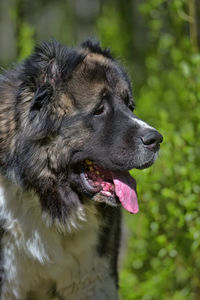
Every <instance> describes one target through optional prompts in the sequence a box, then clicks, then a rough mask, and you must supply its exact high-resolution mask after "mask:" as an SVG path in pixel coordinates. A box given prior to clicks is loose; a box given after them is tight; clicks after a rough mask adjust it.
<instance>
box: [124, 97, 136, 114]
mask: <svg viewBox="0 0 200 300" xmlns="http://www.w3.org/2000/svg"><path fill="white" fill-rule="evenodd" d="M124 103H125V105H126V106H127V107H128V108H129V109H130V110H131V111H133V110H134V109H135V105H134V104H133V102H132V101H131V100H130V98H129V97H128V96H126V97H125V98H124Z"/></svg>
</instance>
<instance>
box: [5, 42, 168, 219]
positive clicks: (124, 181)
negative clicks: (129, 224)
mask: <svg viewBox="0 0 200 300" xmlns="http://www.w3.org/2000/svg"><path fill="white" fill-rule="evenodd" d="M19 78H20V86H19V88H18V91H17V97H16V106H15V120H16V134H15V141H16V145H15V150H14V153H13V157H12V158H11V159H10V161H11V165H12V168H13V169H14V172H15V174H16V175H15V176H16V177H18V178H19V181H20V183H21V184H22V185H23V186H24V187H26V188H28V189H34V190H35V191H36V192H37V193H38V195H39V198H40V201H41V204H42V207H43V209H45V210H48V211H49V212H50V214H51V215H52V217H53V218H54V217H58V218H61V219H62V220H65V218H66V217H67V216H68V214H70V213H71V212H72V211H73V210H75V209H77V207H78V206H79V205H82V203H83V202H84V201H85V200H84V199H85V198H87V199H89V200H88V201H97V202H106V203H108V204H110V205H113V206H115V205H119V203H120V202H121V204H122V205H123V206H124V207H125V208H126V209H127V210H129V211H130V212H133V213H135V212H137V210H138V207H137V197H136V191H135V189H136V187H135V181H134V179H132V178H131V177H130V175H128V170H130V169H132V168H139V169H143V168H146V167H149V166H150V165H151V164H152V163H153V162H154V160H155V159H156V156H157V152H158V150H159V146H160V143H161V141H162V136H161V135H160V134H159V133H158V132H157V131H156V130H155V129H154V128H152V127H151V126H149V125H148V124H147V123H145V122H143V121H142V120H140V119H139V118H137V117H136V116H135V115H134V114H133V110H134V107H135V104H134V101H133V98H132V91H131V84H130V81H129V79H128V76H127V74H126V72H125V71H124V69H123V68H122V67H121V66H120V65H119V64H118V63H117V62H116V61H115V60H114V59H113V58H112V57H111V54H110V52H109V51H108V50H102V49H101V48H100V46H99V44H98V43H94V42H92V41H86V42H85V43H83V44H82V45H81V46H80V47H79V48H77V49H69V48H67V47H65V46H63V45H61V44H59V43H58V42H55V41H53V42H49V43H43V44H41V45H40V46H37V47H36V48H35V51H34V53H33V54H32V55H31V56H30V57H29V58H28V59H27V60H26V61H25V62H24V64H23V65H22V67H21V68H20V71H19ZM84 196H86V197H84Z"/></svg>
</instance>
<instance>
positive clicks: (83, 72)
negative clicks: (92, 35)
mask: <svg viewBox="0 0 200 300" xmlns="http://www.w3.org/2000/svg"><path fill="white" fill-rule="evenodd" d="M68 88H69V91H70V94H72V95H73V96H74V97H75V99H77V100H78V99H80V100H79V101H81V102H82V103H84V104H86V103H89V102H91V103H92V102H93V100H95V99H96V97H98V96H99V95H100V94H101V93H102V92H103V91H108V92H110V93H117V94H119V95H123V94H125V91H127V90H129V85H128V82H127V80H126V78H125V76H124V75H123V73H122V71H121V70H120V68H119V67H118V65H117V63H116V62H115V61H113V60H111V59H110V58H107V57H105V56H103V55H101V54H96V53H89V54H87V55H86V57H85V59H84V61H83V62H82V63H81V64H80V66H79V67H78V68H77V69H76V70H75V71H74V72H73V74H72V76H71V79H70V82H69V83H68Z"/></svg>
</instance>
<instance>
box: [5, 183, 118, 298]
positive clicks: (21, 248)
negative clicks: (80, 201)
mask: <svg viewBox="0 0 200 300" xmlns="http://www.w3.org/2000/svg"><path fill="white" fill-rule="evenodd" d="M0 218H2V219H5V224H6V225H5V229H6V231H7V233H6V234H5V235H4V236H3V238H2V241H1V242H2V254H3V267H4V272H5V279H4V281H3V285H2V297H1V299H2V300H8V299H9V300H16V299H18V300H25V299H27V298H26V297H27V292H30V291H34V293H33V295H34V297H36V298H34V299H41V300H46V299H51V298H49V297H48V296H47V295H46V291H47V290H48V289H49V288H51V287H52V283H55V284H56V287H57V290H58V293H59V295H60V296H62V297H63V298H62V299H70V300H81V299H84V300H86V299H87V300H90V299H91V300H92V299H98V300H104V299H111V300H112V299H117V290H116V287H115V283H114V280H113V279H112V278H110V276H109V270H108V266H109V263H108V261H107V258H105V257H103V258H101V257H99V256H98V255H97V252H96V247H97V239H98V232H99V220H98V217H97V211H96V209H95V207H94V205H92V204H91V205H88V206H83V207H80V208H79V209H78V210H77V212H76V213H75V214H74V215H73V216H72V217H71V219H70V220H69V221H68V223H67V224H66V225H64V224H61V223H60V222H59V221H58V220H57V221H55V222H53V221H52V219H51V218H50V217H49V216H48V214H47V213H43V212H42V211H41V206H40V203H39V200H38V197H37V196H36V195H35V194H34V193H32V192H24V191H22V190H21V189H20V188H18V187H17V186H16V185H14V184H13V183H10V182H9V181H7V180H6V179H4V178H2V179H1V187H0Z"/></svg>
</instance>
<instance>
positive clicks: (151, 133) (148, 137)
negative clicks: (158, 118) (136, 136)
mask: <svg viewBox="0 0 200 300" xmlns="http://www.w3.org/2000/svg"><path fill="white" fill-rule="evenodd" d="M140 138H141V140H142V142H143V144H144V145H145V146H146V147H148V148H149V149H152V150H158V149H159V146H160V143H162V141H163V136H162V135H161V134H160V133H159V132H158V131H156V130H152V129H150V130H145V132H143V134H142V136H140Z"/></svg>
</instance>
